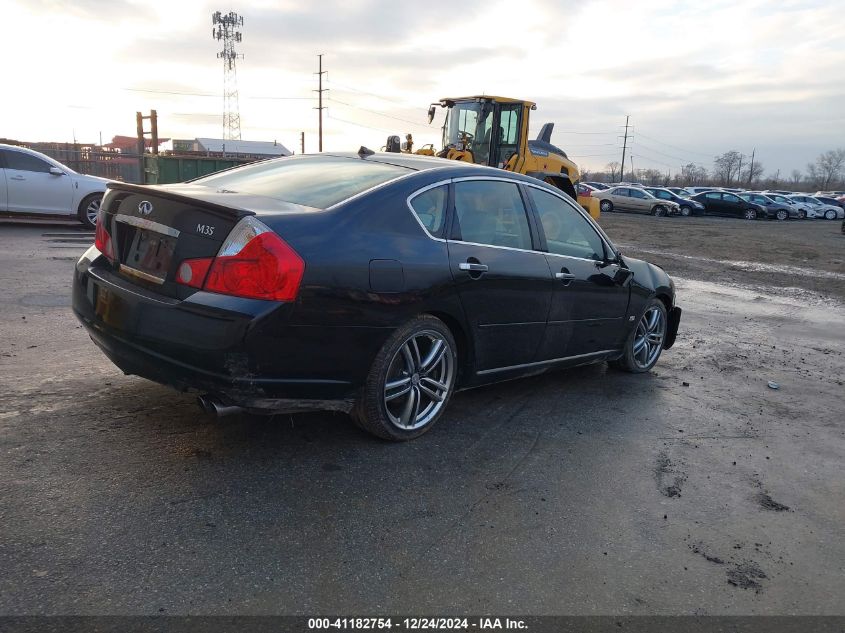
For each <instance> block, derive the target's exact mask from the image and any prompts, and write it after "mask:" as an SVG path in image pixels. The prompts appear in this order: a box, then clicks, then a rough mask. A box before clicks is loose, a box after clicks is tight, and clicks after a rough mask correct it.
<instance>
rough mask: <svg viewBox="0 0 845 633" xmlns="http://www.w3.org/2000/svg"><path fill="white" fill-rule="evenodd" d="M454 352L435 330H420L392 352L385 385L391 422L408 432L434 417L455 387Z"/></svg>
mask: <svg viewBox="0 0 845 633" xmlns="http://www.w3.org/2000/svg"><path fill="white" fill-rule="evenodd" d="M453 358H454V354H453V353H452V350H451V348H450V346H449V343H448V341H446V339H445V338H443V336H442V335H441V334H440V333H439V332H435V331H434V330H425V331H422V332H417V333H415V334H414V335H413V336H411V337H410V338H408V339H407V340H406V341H405V342H404V343H403V344H402V345H401V346H400V347H399V349H398V350H397V352H396V353H395V354H394V355H393V358H392V359H391V361H390V365H389V367H388V369H387V375H386V379H385V385H384V408H385V411H386V412H387V417H388V418H389V419H390V422H391V423H392V424H393V425H394V426H396V427H398V428H400V429H402V430H405V431H410V430H414V429H418V428H420V427H422V426H425V425H426V424H428V423H429V422H430V421H431V420H432V419H434V418H435V417H436V416H437V414H438V412H439V411H440V409H441V408H442V407H443V403H444V402H445V401H446V399H447V397H448V395H449V390H450V389H451V388H452V387H451V386H452V382H453V381H452V373H453V372H454V367H453Z"/></svg>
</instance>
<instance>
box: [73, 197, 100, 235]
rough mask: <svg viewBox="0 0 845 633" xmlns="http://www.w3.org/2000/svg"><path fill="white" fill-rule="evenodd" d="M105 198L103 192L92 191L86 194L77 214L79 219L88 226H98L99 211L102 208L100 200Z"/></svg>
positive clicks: (92, 227)
mask: <svg viewBox="0 0 845 633" xmlns="http://www.w3.org/2000/svg"><path fill="white" fill-rule="evenodd" d="M102 199H103V194H102V193H92V194H91V195H88V196H85V197H84V198H83V199H82V202H80V203H79V210H78V211H77V213H76V215H77V217H78V218H79V221H80V222H82V224H83V225H84V226H85V227H86V228H88V229H92V230H93V229H94V228H96V226H97V212H98V211H99V210H100V202H101V201H102Z"/></svg>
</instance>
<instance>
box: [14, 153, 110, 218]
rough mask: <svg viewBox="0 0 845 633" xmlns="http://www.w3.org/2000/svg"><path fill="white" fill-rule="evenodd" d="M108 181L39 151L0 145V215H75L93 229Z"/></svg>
mask: <svg viewBox="0 0 845 633" xmlns="http://www.w3.org/2000/svg"><path fill="white" fill-rule="evenodd" d="M108 182H109V181H108V180H106V179H105V178H97V177H96V176H86V175H84V174H78V173H76V172H75V171H73V170H72V169H71V168H70V167H68V166H66V165H62V164H61V163H60V162H58V161H55V160H53V159H52V158H50V157H49V156H45V155H44V154H41V153H40V152H36V151H33V150H31V149H27V148H25V147H17V146H15V145H4V144H0V214H8V215H12V214H14V215H17V214H26V215H36V216H42V215H43V216H51V217H62V218H74V217H75V218H78V219H79V221H80V222H82V223H83V224H85V225H86V226H87V227H88V228H92V229H93V228H94V225H95V223H96V221H97V212H98V211H99V210H100V201H101V200H102V199H103V194H104V193H105V191H106V184H107V183H108Z"/></svg>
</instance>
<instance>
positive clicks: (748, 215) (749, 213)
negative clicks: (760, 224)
mask: <svg viewBox="0 0 845 633" xmlns="http://www.w3.org/2000/svg"><path fill="white" fill-rule="evenodd" d="M745 219H746V220H756V219H757V212H756V211H754V209H746V210H745Z"/></svg>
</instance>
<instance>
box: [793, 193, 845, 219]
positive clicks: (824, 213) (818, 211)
mask: <svg viewBox="0 0 845 633" xmlns="http://www.w3.org/2000/svg"><path fill="white" fill-rule="evenodd" d="M787 197H788V198H789V199H791V200H794V201H795V202H798V203H800V204H802V205H804V208H805V209H806V210H807V217H808V218H824V219H825V220H836V219H837V218H839V219H842V218H845V209H842V208H841V207H837V206H834V205H832V204H825V203H824V202H822V201H821V200H816V199H815V198H814V197H813V196H808V195H805V194H796V195H793V196H787Z"/></svg>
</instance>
